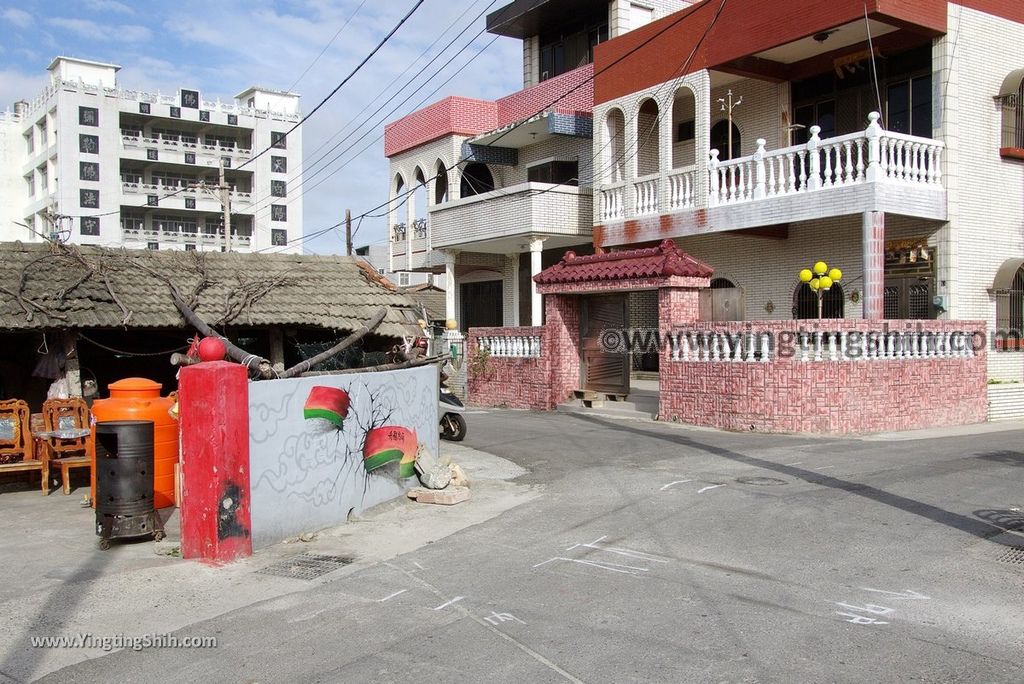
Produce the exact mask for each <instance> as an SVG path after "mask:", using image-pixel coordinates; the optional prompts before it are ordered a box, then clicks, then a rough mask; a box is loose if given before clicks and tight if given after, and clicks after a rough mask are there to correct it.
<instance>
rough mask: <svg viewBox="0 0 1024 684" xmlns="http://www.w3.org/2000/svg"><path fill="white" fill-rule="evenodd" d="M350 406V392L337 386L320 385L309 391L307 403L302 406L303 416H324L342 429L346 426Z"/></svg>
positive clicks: (307, 418)
mask: <svg viewBox="0 0 1024 684" xmlns="http://www.w3.org/2000/svg"><path fill="white" fill-rule="evenodd" d="M348 407H349V398H348V392H346V391H345V390H343V389H338V388H337V387H320V386H318V387H314V388H313V389H311V390H310V391H309V396H308V397H306V404H305V406H303V408H302V417H303V418H305V419H306V420H309V419H310V418H323V419H324V420H328V421H330V422H332V423H334V424H335V425H336V426H337V427H338V429H339V430H340V429H341V428H343V427H344V426H345V418H346V416H348Z"/></svg>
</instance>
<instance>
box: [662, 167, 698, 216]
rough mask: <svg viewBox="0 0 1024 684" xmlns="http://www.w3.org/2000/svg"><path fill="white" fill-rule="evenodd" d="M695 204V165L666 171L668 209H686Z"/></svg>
mask: <svg viewBox="0 0 1024 684" xmlns="http://www.w3.org/2000/svg"><path fill="white" fill-rule="evenodd" d="M696 205H697V167H696V166H687V167H686V168H682V169H672V170H671V171H669V172H668V209H669V211H674V210H676V209H687V208H689V207H694V206H696Z"/></svg>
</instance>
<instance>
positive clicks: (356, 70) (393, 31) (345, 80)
mask: <svg viewBox="0 0 1024 684" xmlns="http://www.w3.org/2000/svg"><path fill="white" fill-rule="evenodd" d="M423 2H424V0H416V3H415V4H414V5H413V6H412V8H411V9H410V10H409V11H408V12H406V13H405V16H403V17H402V18H401V19H400V20H399V21H398V23H397V24H395V26H394V27H393V28H392V29H391V30H390V31H389V32H388V34H387V35H386V36H384V37H383V38H382V39H381V40H380V42H379V43H377V45H376V46H375V47H374V48H373V49H372V50H371V51H370V53H369V54H368V55H366V57H364V58H363V59H362V61H360V62H359V64H357V65H356V67H355V68H354V69H353V70H352V71H350V72H349V74H348V75H347V76H345V78H343V79H341V82H340V83H338V85H336V86H335V87H334V90H332V91H331V92H329V93H328V94H327V97H325V98H324V99H322V100H321V101H320V103H319V104H317V106H315V107H313V109H312V110H311V111H310V112H309V113H308V114H305V115H303V117H302V118H301V119H299V120H298V121H297V122H296V123H295V124H294V125H293V126H292V127H291V128H289V129H288V130H287V131H285V132H284V134H283V135H282V136H281V138H280V139H281V140H287V138H288V135H289V134H290V133H291V132H292V131H294V130H295V129H296V128H298V127H299V126H301V125H302V124H304V123H306V122H307V121H309V119H310V118H311V117H312V116H313V115H314V114H316V113H317V112H318V111H319V110H320V108H321V107H323V106H324V105H325V104H327V102H328V101H329V100H330V99H331V98H332V97H334V96H335V95H336V94H337V92H338V91H339V90H341V88H342V86H344V85H345V84H346V83H348V82H349V81H350V80H351V79H352V77H353V76H355V75H356V74H357V73H359V70H360V69H362V68H363V66H365V65H366V63H367V62H369V61H370V60H371V59H372V58H373V56H374V55H375V54H377V52H378V51H380V49H381V48H382V47H384V44H385V43H387V42H388V41H389V40H390V39H391V37H392V36H393V35H395V34H396V33H397V32H398V29H400V28H401V27H402V25H403V24H404V23H405V22H406V21H408V20H409V18H410V17H411V16H412V15H413V13H414V12H416V10H418V9H419V8H420V5H422V4H423ZM272 149H274V143H271V144H270V145H269V146H268V147H265V148H264V149H262V150H261V151H260V152H259V153H257V154H256V155H254V156H252V157H250V158H249V159H247V160H246V161H245V162H244V163H243V164H241V165H240V166H239V167H238V169H243V168H245V167H246V166H247V165H249V164H251V163H252V162H254V161H256V160H257V159H259V158H260V157H262V156H263V155H264V154H266V153H267V152H269V151H270V150H272Z"/></svg>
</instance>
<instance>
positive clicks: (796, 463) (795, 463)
mask: <svg viewBox="0 0 1024 684" xmlns="http://www.w3.org/2000/svg"><path fill="white" fill-rule="evenodd" d="M801 463H803V461H795V462H793V463H786V464H785V465H788V466H794V465H800V464H801Z"/></svg>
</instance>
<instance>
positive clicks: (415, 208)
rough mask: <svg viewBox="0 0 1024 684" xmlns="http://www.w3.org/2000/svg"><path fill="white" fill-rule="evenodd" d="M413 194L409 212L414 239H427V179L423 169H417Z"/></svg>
mask: <svg viewBox="0 0 1024 684" xmlns="http://www.w3.org/2000/svg"><path fill="white" fill-rule="evenodd" d="M413 183H414V185H413V192H412V195H411V196H410V197H409V199H408V202H409V210H410V216H411V217H412V225H411V226H410V228H411V229H412V232H413V235H412V236H413V237H414V238H425V237H427V179H426V177H425V175H424V173H423V169H421V168H420V167H418V166H417V167H416V174H415V176H413Z"/></svg>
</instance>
